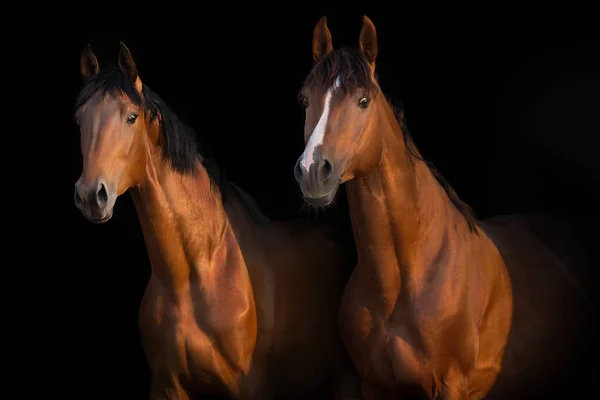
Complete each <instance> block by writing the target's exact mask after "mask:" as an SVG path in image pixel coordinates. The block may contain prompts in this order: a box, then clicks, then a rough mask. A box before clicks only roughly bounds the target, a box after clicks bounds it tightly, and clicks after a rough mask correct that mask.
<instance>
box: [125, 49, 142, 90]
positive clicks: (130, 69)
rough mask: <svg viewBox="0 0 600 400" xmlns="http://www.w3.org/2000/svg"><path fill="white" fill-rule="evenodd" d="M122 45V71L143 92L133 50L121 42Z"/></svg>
mask: <svg viewBox="0 0 600 400" xmlns="http://www.w3.org/2000/svg"><path fill="white" fill-rule="evenodd" d="M119 43H120V45H121V49H120V50H119V68H121V71H123V73H124V74H125V76H127V77H128V78H129V79H130V80H131V82H133V83H134V84H135V87H136V88H137V90H138V91H139V92H140V93H141V92H142V81H141V80H140V77H139V75H138V72H137V67H136V66H135V61H133V57H132V55H131V52H130V51H129V49H128V48H127V46H125V43H123V42H119Z"/></svg>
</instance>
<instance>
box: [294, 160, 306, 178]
mask: <svg viewBox="0 0 600 400" xmlns="http://www.w3.org/2000/svg"><path fill="white" fill-rule="evenodd" d="M301 160H302V156H300V158H298V161H296V166H295V167H294V178H296V182H298V183H302V179H303V178H304V171H306V170H305V169H304V168H303V167H302V164H301V162H300V161H301Z"/></svg>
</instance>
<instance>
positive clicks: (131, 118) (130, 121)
mask: <svg viewBox="0 0 600 400" xmlns="http://www.w3.org/2000/svg"><path fill="white" fill-rule="evenodd" d="M137 117H138V116H137V114H131V115H130V116H129V117H127V123H128V124H129V125H133V124H134V123H135V120H136V119H137Z"/></svg>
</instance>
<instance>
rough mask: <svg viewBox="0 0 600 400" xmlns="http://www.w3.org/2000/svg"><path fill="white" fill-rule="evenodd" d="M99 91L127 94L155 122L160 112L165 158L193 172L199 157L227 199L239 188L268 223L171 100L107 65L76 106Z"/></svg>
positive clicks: (260, 219)
mask: <svg viewBox="0 0 600 400" xmlns="http://www.w3.org/2000/svg"><path fill="white" fill-rule="evenodd" d="M97 92H100V93H101V95H102V96H106V95H107V94H124V95H125V96H127V97H128V98H129V100H130V101H131V102H133V104H135V105H136V106H138V107H140V108H142V109H143V110H144V113H146V114H149V115H150V121H151V122H153V121H155V120H156V118H157V117H158V116H159V115H160V120H159V121H160V122H159V123H160V135H159V138H158V143H157V144H158V147H159V148H160V150H161V154H162V157H163V160H164V161H165V162H167V164H168V165H169V166H170V167H171V168H173V170H175V171H177V172H179V173H181V174H193V173H194V172H195V171H196V168H195V164H196V161H199V162H200V163H202V165H203V166H204V168H205V170H206V172H207V174H208V176H209V178H210V181H211V184H214V185H216V187H217V188H218V189H219V191H220V192H221V197H222V200H223V202H225V200H226V197H227V196H229V195H230V194H232V193H234V192H235V193H236V194H237V195H238V196H239V197H240V199H241V200H242V202H244V203H245V204H246V206H247V207H248V209H249V212H250V214H251V215H252V216H253V217H254V218H255V219H257V221H258V222H260V223H262V224H264V223H265V221H266V219H265V218H266V217H265V216H264V215H263V214H262V212H261V211H260V210H259V209H258V206H256V204H254V203H252V202H249V201H248V198H249V195H247V194H246V193H240V188H238V187H235V186H234V185H232V183H231V182H229V180H228V179H227V177H226V175H225V173H224V172H223V171H222V170H221V169H220V168H219V167H218V166H217V163H216V162H215V161H214V160H212V159H207V158H204V157H203V156H202V154H201V153H200V151H199V148H198V142H197V135H196V131H195V130H194V129H193V128H192V127H191V126H189V125H187V124H185V123H184V122H183V121H182V120H181V119H180V118H179V117H178V116H177V114H176V113H175V112H174V111H173V110H172V109H171V108H170V107H169V106H168V104H167V103H165V102H164V101H163V100H162V99H161V98H160V96H159V95H158V94H156V93H155V92H153V91H152V90H151V89H150V88H149V87H148V86H147V85H146V84H142V95H140V93H139V92H138V91H137V89H136V88H135V85H134V84H133V82H132V81H131V80H130V79H129V78H128V77H127V76H126V75H125V74H124V73H123V71H122V70H121V69H120V68H119V67H117V66H110V67H107V68H105V69H102V70H101V71H100V72H99V73H98V74H97V75H96V76H94V77H92V78H90V79H88V80H87V81H86V82H85V83H84V85H83V88H82V89H81V91H80V92H79V94H78V96H77V100H76V102H75V109H76V110H77V109H78V108H80V107H81V106H83V105H84V104H85V103H87V102H88V101H89V99H90V98H91V97H92V96H93V95H94V94H95V93H97Z"/></svg>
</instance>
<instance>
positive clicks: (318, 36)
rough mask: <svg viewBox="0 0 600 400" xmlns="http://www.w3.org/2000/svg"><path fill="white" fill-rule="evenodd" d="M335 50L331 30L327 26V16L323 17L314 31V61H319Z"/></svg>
mask: <svg viewBox="0 0 600 400" xmlns="http://www.w3.org/2000/svg"><path fill="white" fill-rule="evenodd" d="M331 50H333V44H332V40H331V32H329V28H328V27H327V17H321V19H320V20H319V22H317V26H315V29H314V31H313V41H312V52H313V61H315V62H317V61H319V60H320V59H321V58H323V57H324V56H326V55H327V54H328V53H329V52H330V51H331Z"/></svg>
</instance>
